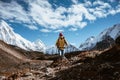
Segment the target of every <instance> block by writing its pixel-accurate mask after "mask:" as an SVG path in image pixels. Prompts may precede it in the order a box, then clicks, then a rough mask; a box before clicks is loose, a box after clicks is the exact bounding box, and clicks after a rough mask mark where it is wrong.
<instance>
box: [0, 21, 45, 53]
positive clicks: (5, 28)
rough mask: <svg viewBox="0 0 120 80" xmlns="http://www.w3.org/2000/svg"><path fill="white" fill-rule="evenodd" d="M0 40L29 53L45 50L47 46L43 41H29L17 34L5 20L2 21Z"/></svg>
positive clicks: (0, 22) (0, 23)
mask: <svg viewBox="0 0 120 80" xmlns="http://www.w3.org/2000/svg"><path fill="white" fill-rule="evenodd" d="M0 40H3V41H4V42H6V43H8V44H11V45H15V46H18V47H20V48H22V49H25V50H28V51H30V50H32V51H44V50H45V45H44V43H43V42H42V41H41V40H37V41H35V42H30V41H28V40H27V39H25V38H23V37H22V36H21V35H19V34H17V33H15V32H14V31H13V29H12V28H11V27H10V26H9V25H8V24H7V23H6V22H5V21H3V20H1V21H0Z"/></svg>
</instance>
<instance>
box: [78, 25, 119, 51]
mask: <svg viewBox="0 0 120 80" xmlns="http://www.w3.org/2000/svg"><path fill="white" fill-rule="evenodd" d="M119 35H120V24H115V25H113V26H112V27H109V28H107V29H105V30H104V31H102V32H101V33H100V34H99V35H98V36H96V37H95V38H93V39H92V40H90V39H89V38H88V39H86V41H85V42H83V43H82V44H80V47H79V49H80V50H91V49H93V48H95V47H96V46H97V43H100V42H102V41H104V40H106V41H107V40H108V39H109V38H108V37H110V38H111V39H113V40H115V39H116V38H117V37H118V36H119ZM90 38H91V37H90ZM113 40H112V41H113ZM108 42H111V41H109V40H108ZM113 43H114V41H113V42H112V44H110V43H109V44H110V45H114V44H113Z"/></svg>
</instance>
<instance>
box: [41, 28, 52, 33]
mask: <svg viewBox="0 0 120 80" xmlns="http://www.w3.org/2000/svg"><path fill="white" fill-rule="evenodd" d="M40 31H41V32H45V33H47V32H51V31H50V30H48V29H41V30H40Z"/></svg>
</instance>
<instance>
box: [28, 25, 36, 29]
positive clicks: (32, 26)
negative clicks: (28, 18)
mask: <svg viewBox="0 0 120 80" xmlns="http://www.w3.org/2000/svg"><path fill="white" fill-rule="evenodd" d="M26 27H28V28H29V29H31V30H38V27H36V26H34V25H26Z"/></svg>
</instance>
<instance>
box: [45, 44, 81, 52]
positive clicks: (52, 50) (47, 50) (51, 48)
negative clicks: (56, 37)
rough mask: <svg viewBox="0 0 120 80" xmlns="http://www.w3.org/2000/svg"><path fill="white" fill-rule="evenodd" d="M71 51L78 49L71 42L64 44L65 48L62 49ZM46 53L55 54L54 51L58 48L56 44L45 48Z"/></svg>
mask: <svg viewBox="0 0 120 80" xmlns="http://www.w3.org/2000/svg"><path fill="white" fill-rule="evenodd" d="M73 51H79V49H78V48H76V47H75V46H73V45H71V44H69V45H68V46H66V47H65V50H64V52H65V53H69V52H73ZM46 53H47V54H56V53H58V49H57V47H56V46H51V47H49V48H47V49H46Z"/></svg>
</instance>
